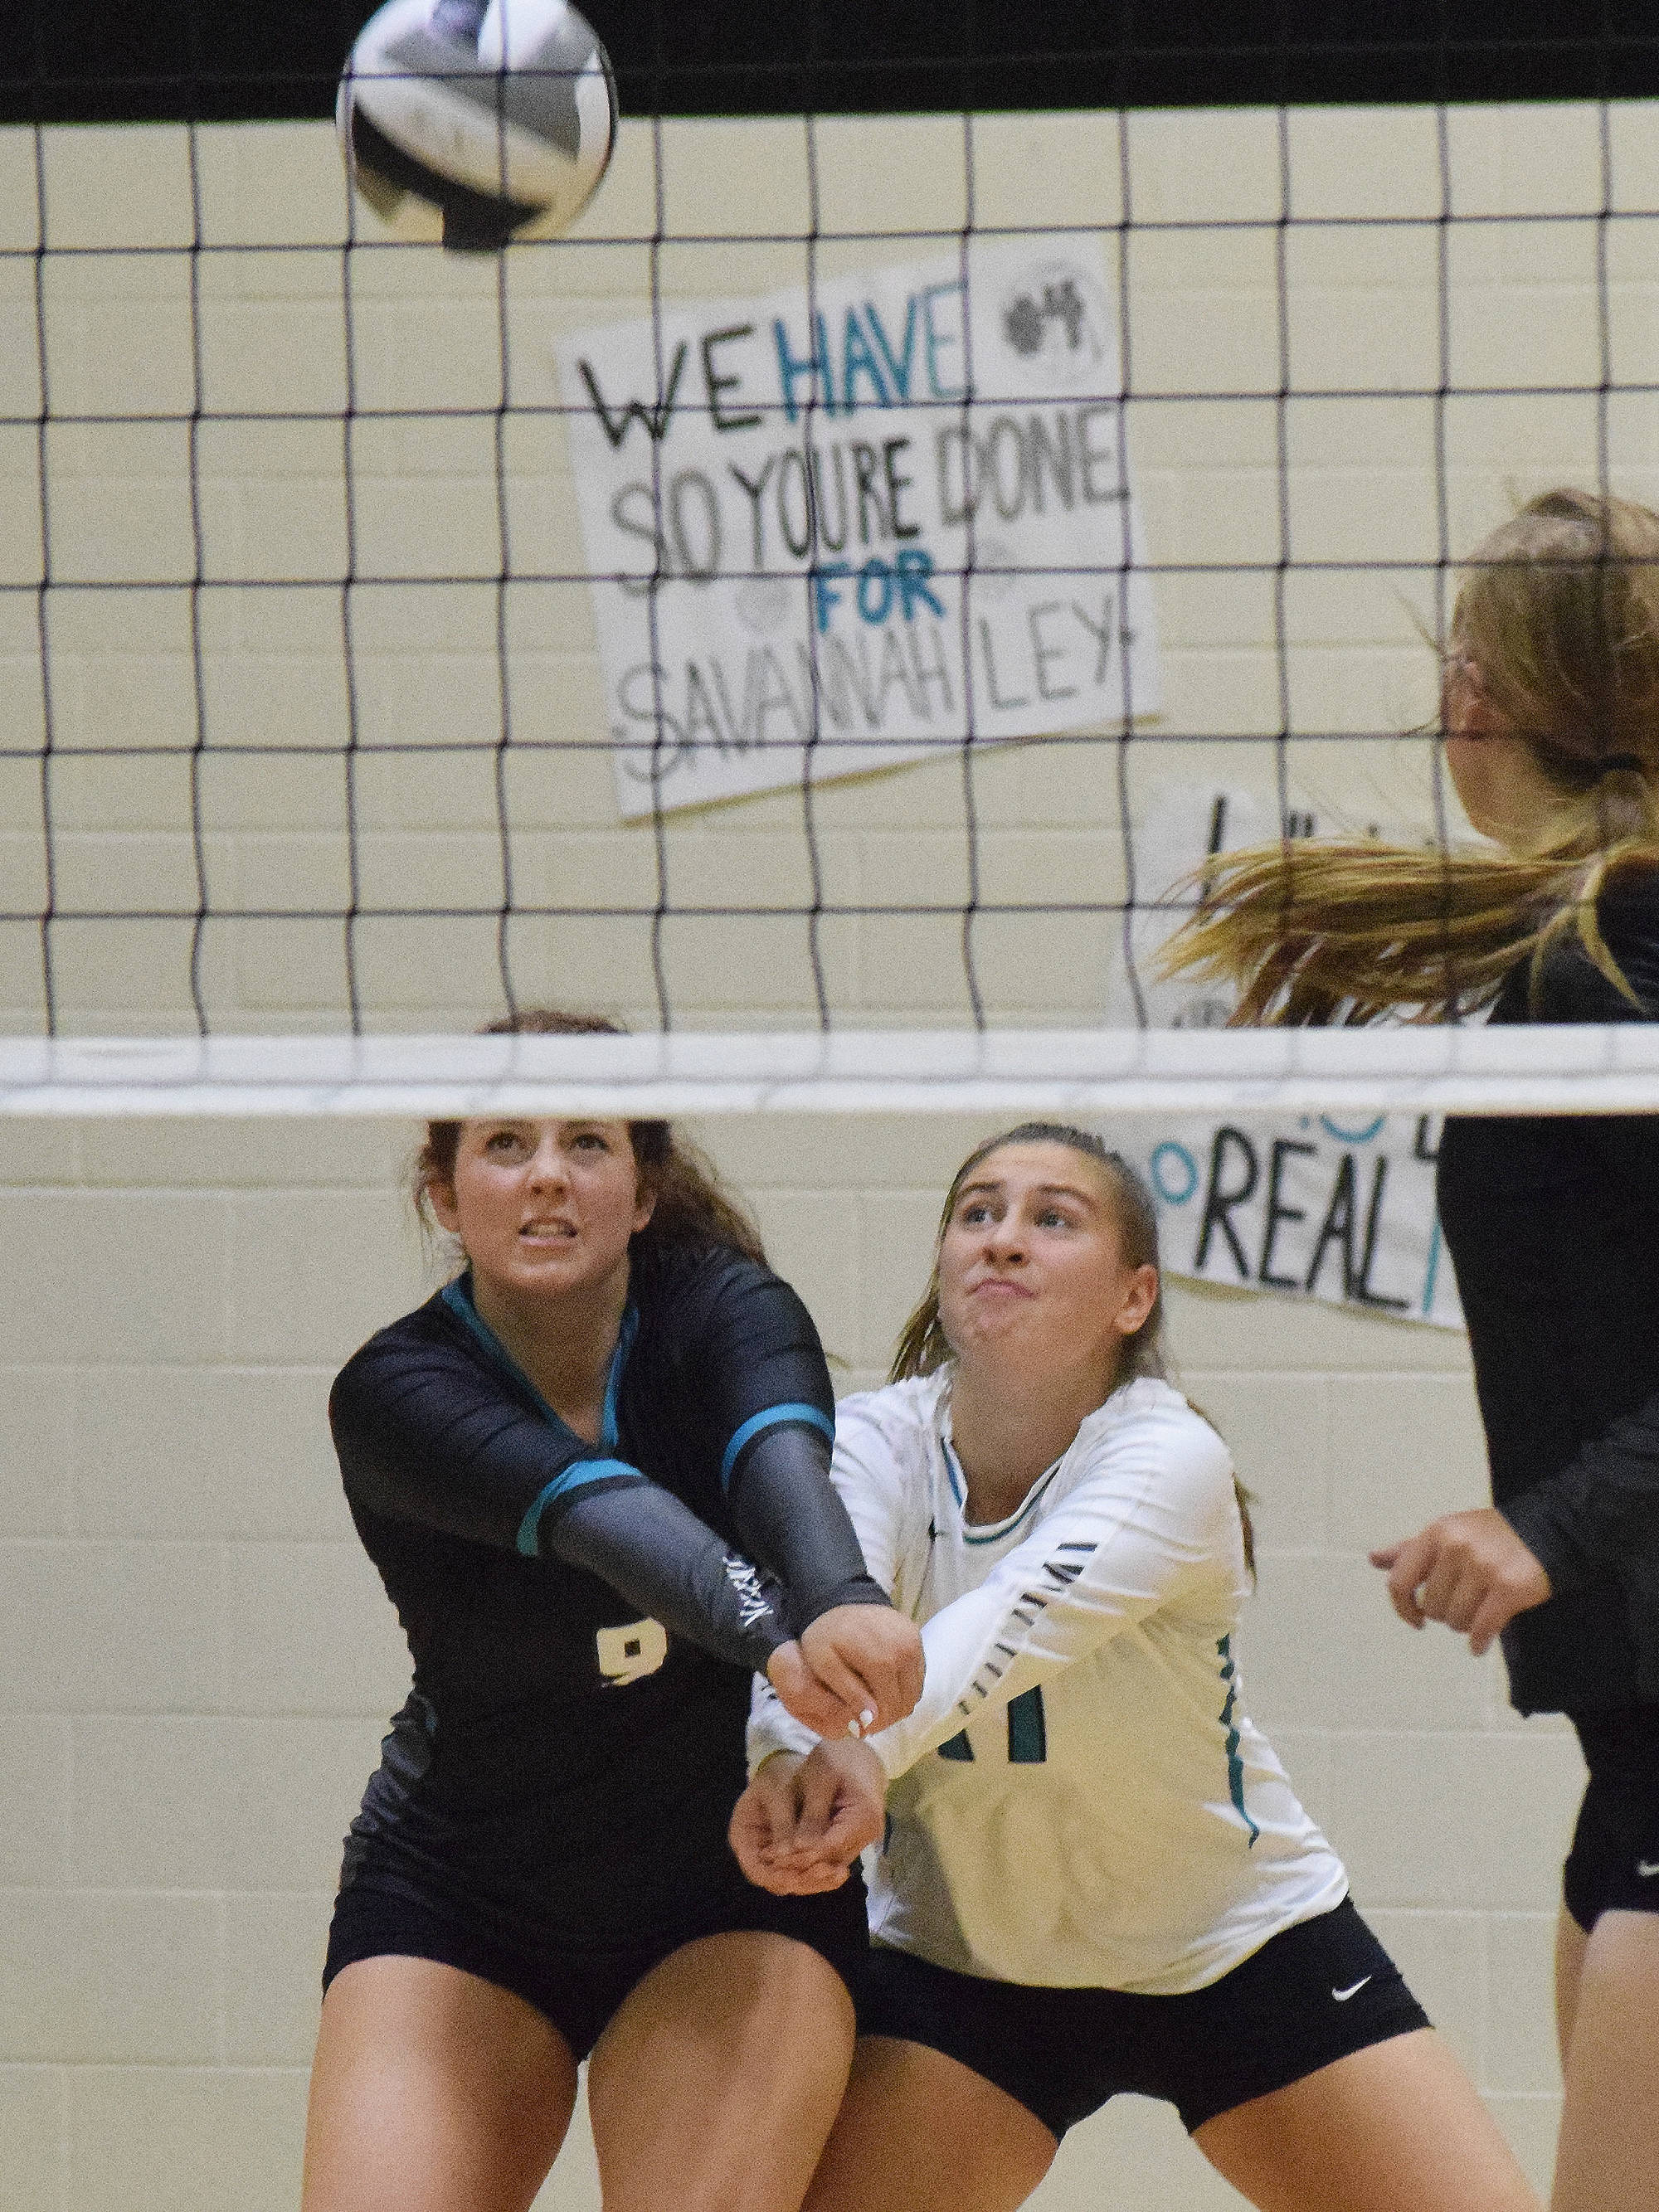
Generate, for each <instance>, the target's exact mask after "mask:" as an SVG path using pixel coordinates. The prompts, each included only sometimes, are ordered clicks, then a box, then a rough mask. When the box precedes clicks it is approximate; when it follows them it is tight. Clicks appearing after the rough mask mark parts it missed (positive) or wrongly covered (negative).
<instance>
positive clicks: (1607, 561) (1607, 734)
mask: <svg viewBox="0 0 1659 2212" xmlns="http://www.w3.org/2000/svg"><path fill="white" fill-rule="evenodd" d="M1442 712H1443V726H1444V743H1445V757H1446V763H1447V766H1448V768H1449V771H1450V774H1451V776H1452V780H1453V781H1454V783H1455V786H1456V787H1457V792H1458V795H1459V797H1460V798H1461V799H1462V802H1463V805H1464V809H1465V811H1466V812H1467V813H1468V817H1469V819H1470V821H1471V822H1472V823H1474V826H1475V828H1476V829H1480V830H1481V831H1483V832H1484V833H1485V835H1486V836H1488V837H1489V838H1491V839H1492V840H1493V841H1494V842H1495V845H1496V848H1497V849H1496V850H1494V851H1491V852H1487V853H1476V852H1462V853H1453V854H1449V855H1445V856H1437V855H1434V854H1421V853H1396V852H1390V851H1389V850H1387V849H1386V848H1376V847H1362V846H1341V845H1333V846H1309V845H1302V844H1297V845H1296V846H1286V847H1285V848H1282V849H1281V848H1273V850H1272V851H1270V852H1261V853H1256V854H1243V855H1236V856H1234V857H1233V858H1231V860H1226V861H1224V862H1222V863H1221V864H1220V865H1219V866H1218V869H1217V871H1216V872H1215V874H1214V876H1213V878H1212V881H1211V883H1210V884H1209V886H1208V887H1207V890H1206V902H1205V906H1204V908H1203V909H1202V911H1201V912H1200V915H1199V917H1198V918H1197V920H1196V921H1194V924H1192V925H1191V926H1190V927H1188V931H1187V932H1186V933H1185V935H1184V939H1177V941H1176V945H1175V947H1174V948H1173V950H1174V953H1175V957H1176V963H1177V964H1179V965H1182V966H1185V967H1195V968H1199V969H1208V970H1209V971H1210V972H1212V973H1218V974H1224V975H1231V976H1233V977H1236V978H1237V979H1238V980H1239V981H1243V983H1244V985H1245V992H1244V997H1243V1010H1242V1012H1243V1018H1246V1019H1250V1018H1255V1019H1262V1018H1266V1019H1270V1020H1272V1019H1277V1020H1281V1021H1291V1022H1296V1021H1302V1022H1308V1021H1328V1020H1333V1019H1348V1020H1352V1019H1361V1020H1363V1019H1366V1018H1374V1017H1375V1016H1376V1015H1379V1014H1382V1013H1384V1012H1388V1011H1389V1010H1391V1009H1394V1008H1397V1007H1398V1008H1407V1009H1411V1010H1413V1011H1419V1010H1425V1009H1426V1010H1427V1011H1429V1012H1440V1013H1442V1014H1443V1015H1446V1016H1451V1015H1454V1014H1455V1013H1457V1012H1464V1011H1469V1010H1473V1009H1476V1008H1480V1007H1483V1006H1489V1007H1490V1009H1491V1013H1490V1018H1491V1019H1492V1020H1493V1021H1498V1022H1519V1021H1542V1022H1586V1021H1594V1022H1625V1021H1652V1020H1656V1019H1659V515H1655V514H1653V513H1650V512H1649V510H1648V509H1647V508H1645V507H1638V506H1635V505H1633V504H1632V503H1631V502H1630V501H1625V500H1619V499H1612V498H1604V497H1598V496H1595V495H1590V494H1588V493H1583V492H1577V491H1555V492H1550V493H1547V494H1546V495H1544V496H1543V497H1541V498H1539V499H1535V500H1534V501H1531V502H1530V503H1529V504H1528V506H1527V507H1524V508H1522V511H1521V513H1520V514H1519V515H1517V516H1516V519H1515V520H1514V521H1513V522H1511V523H1509V524H1507V525H1505V526H1504V527H1503V528H1502V529H1500V530H1498V531H1496V532H1493V533H1492V536H1491V537H1489V538H1487V539H1486V541H1485V542H1484V544H1482V545H1481V546H1480V547H1479V548H1478V549H1477V550H1476V552H1475V554H1474V557H1473V560H1472V562H1470V564H1469V568H1468V574H1467V578H1466V580H1465V582H1464V584H1463V586H1462V591H1461V592H1460V593H1459V596H1458V600H1457V605H1456V609H1455V614H1454V617H1453V622H1452V632H1451V650H1450V652H1449V655H1448V658H1447V663H1446V669H1445V678H1444V684H1443V702H1442ZM1437 1179H1438V1187H1439V1201H1440V1214H1441V1220H1442V1224H1443V1228H1444V1231H1445V1237H1446V1242H1447V1246H1448V1249H1449V1250H1450V1252H1451V1255H1452V1258H1453V1260H1454V1261H1455V1266H1456V1269H1457V1280H1458V1288H1459V1291H1460V1293H1461V1295H1462V1303H1463V1309H1464V1313H1465V1316H1466V1317H1467V1320H1468V1331H1469V1348H1470V1352H1471V1353H1472V1355H1473V1358H1474V1372H1475V1382H1476V1386H1477V1389H1478V1391H1479V1394H1480V1411H1481V1416H1482V1419H1483V1421H1484V1424H1485V1427H1486V1443H1487V1450H1488V1455H1489V1459H1490V1462H1491V1468H1492V1493H1493V1498H1494V1501H1495V1503H1494V1504H1493V1505H1492V1506H1491V1507H1485V1508H1480V1509H1477V1510H1472V1511H1468V1512H1462V1513H1454V1514H1449V1515H1447V1516H1443V1518H1442V1519H1440V1520H1438V1521H1436V1522H1433V1523H1432V1524H1431V1526H1430V1527H1429V1528H1425V1529H1424V1530H1422V1531H1421V1533H1420V1534H1418V1535H1416V1536H1413V1537H1412V1538H1411V1539H1409V1541H1405V1542H1401V1543H1398V1544H1394V1545H1390V1546H1389V1547H1385V1548H1384V1549H1383V1550H1381V1551H1378V1552H1376V1553H1373V1554H1372V1558H1373V1561H1374V1563H1375V1564H1376V1565H1377V1566H1379V1567H1381V1568H1383V1569H1385V1570H1386V1571H1387V1573H1388V1577H1389V1595H1390V1597H1391V1598H1392V1600H1393V1601H1394V1605H1395V1610H1396V1611H1397V1612H1398V1613H1400V1615H1401V1618H1402V1619H1403V1620H1407V1621H1408V1622H1410V1624H1411V1625H1412V1626H1413V1627H1421V1626H1422V1625H1423V1623H1424V1622H1425V1620H1440V1621H1444V1622H1445V1623H1447V1625H1448V1626H1450V1627H1452V1628H1453V1629H1455V1630H1456V1631H1458V1632H1461V1633H1466V1634H1468V1638H1469V1641H1470V1644H1471V1647H1472V1649H1473V1650H1474V1651H1476V1652H1477V1653H1480V1652H1483V1651H1485V1650H1486V1648H1487V1647H1488V1645H1489V1644H1491V1643H1492V1639H1493V1638H1494V1637H1497V1636H1499V1635H1501V1636H1502V1638H1503V1644H1504V1657H1505V1660H1506V1661H1507V1662H1508V1666H1509V1674H1510V1695H1511V1698H1512V1699H1513V1701H1514V1703H1515V1705H1516V1707H1517V1708H1518V1710H1519V1711H1522V1712H1523V1713H1534V1712H1565V1713H1566V1714H1567V1715H1568V1716H1569V1717H1571V1720H1572V1723H1573V1725H1574V1727H1575V1728H1576V1729H1577V1734H1578V1737H1579V1741H1580V1742H1581V1744H1582V1746H1583V1752H1584V1756H1585V1760H1586V1763H1587V1765H1588V1767H1589V1784H1588V1787H1587V1789H1586V1792H1585V1796H1584V1802H1583V1809H1582V1811H1581V1814H1580V1816H1579V1820H1578V1826H1577V1832H1576V1834H1575V1836H1574V1838H1573V1844H1572V1850H1571V1856H1570V1857H1569V1858H1568V1860H1567V1864H1566V1870H1565V1882H1564V1904H1563V1909H1562V1912H1561V1917H1560V1922H1559V1932H1558V1936H1557V1943H1556V2012H1557V2026H1558V2030H1559V2040H1560V2048H1561V2062H1562V2070H1563V2074H1564V2076H1565V2089H1566V2095H1565V2105H1564V2107H1563V2113H1562V2123H1561V2133H1560V2140H1559V2148H1558V2153H1557V2162H1556V2177H1555V2192H1554V2197H1553V2208H1554V2212H1659V1116H1656V1115H1607V1116H1605V1117H1603V1116H1588V1115H1586V1116H1575V1117H1561V1118H1557V1119H1544V1118H1539V1119H1525V1120H1520V1119H1498V1118H1494V1117H1474V1116H1469V1117H1458V1118H1455V1119H1453V1120H1450V1121H1448V1122H1447V1124H1446V1127H1445V1132H1444V1134H1443V1138H1442V1140H1441V1147H1440V1158H1439V1165H1438V1176H1437Z"/></svg>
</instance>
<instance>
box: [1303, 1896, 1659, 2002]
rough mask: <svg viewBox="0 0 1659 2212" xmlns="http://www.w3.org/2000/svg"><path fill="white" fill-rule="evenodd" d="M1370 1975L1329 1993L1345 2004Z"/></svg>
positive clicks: (1357, 1993) (1355, 1994) (1356, 1994)
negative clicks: (1347, 1987) (1349, 1986)
mask: <svg viewBox="0 0 1659 2212" xmlns="http://www.w3.org/2000/svg"><path fill="white" fill-rule="evenodd" d="M1654 1872H1655V1873H1656V1874H1659V1867H1656V1868H1655V1869H1654ZM1368 1981H1370V1975H1369V1974H1362V1975H1361V1976H1360V1977H1359V1979H1358V1981H1357V1982H1356V1983H1355V1984H1353V1986H1352V1989H1346V1990H1332V1991H1331V1995H1332V1996H1334V1998H1335V1999H1336V2001H1337V2002H1338V2004H1346V2002H1348V1999H1349V1998H1350V1997H1357V1996H1358V1995H1359V1992H1360V1991H1361V1990H1363V1989H1364V1986H1365V1984H1366V1983H1367V1982H1368Z"/></svg>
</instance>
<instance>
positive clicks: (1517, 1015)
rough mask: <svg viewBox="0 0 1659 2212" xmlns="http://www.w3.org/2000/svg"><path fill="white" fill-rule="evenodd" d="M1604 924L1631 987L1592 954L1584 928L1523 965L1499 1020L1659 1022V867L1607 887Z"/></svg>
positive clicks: (1503, 996)
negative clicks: (1623, 985)
mask: <svg viewBox="0 0 1659 2212" xmlns="http://www.w3.org/2000/svg"><path fill="white" fill-rule="evenodd" d="M1595 920H1596V926H1597V928H1598V929H1599V931H1600V933H1601V942H1602V944H1603V945H1605V946H1606V948H1607V953H1608V956H1609V957H1610V958H1611V959H1612V961H1613V964H1614V966H1615V967H1616V968H1617V969H1619V972H1620V975H1622V976H1623V978H1624V980H1625V981H1626V983H1627V984H1628V985H1629V987H1630V993H1631V994H1634V995H1633V998H1632V996H1631V995H1627V994H1626V992H1624V991H1621V990H1620V988H1619V986H1618V985H1617V984H1616V983H1615V982H1614V981H1613V979H1612V977H1611V976H1609V975H1606V974H1605V973H1604V972H1603V971H1602V969H1601V968H1600V967H1599V966H1598V965H1597V964H1596V963H1595V961H1594V960H1593V959H1592V958H1591V957H1590V954H1589V948H1588V947H1587V946H1586V945H1585V943H1584V941H1583V938H1582V937H1581V936H1580V934H1579V933H1578V932H1577V929H1573V930H1571V931H1570V932H1568V933H1567V934H1566V935H1565V936H1564V937H1562V938H1561V939H1559V940H1558V941H1557V942H1556V943H1555V944H1554V945H1552V946H1551V948H1550V950H1549V951H1548V952H1547V954H1546V955H1545V957H1544V958H1543V960H1542V962H1541V963H1539V970H1538V973H1537V975H1536V976H1534V973H1533V963H1532V962H1531V961H1530V960H1523V961H1521V962H1519V963H1517V964H1516V968H1515V969H1514V970H1513V971H1512V972H1511V973H1510V976H1509V977H1508V979H1507V981H1505V983H1504V987H1503V990H1502V992H1501V993H1500V994H1499V995H1498V1003H1497V1005H1496V1006H1494V1007H1493V1009H1492V1019H1493V1020H1494V1021H1495V1022H1525V1021H1537V1022H1640V1021H1659V868H1644V869H1636V868H1632V869H1629V870H1626V872H1624V873H1623V874H1622V875H1620V876H1619V877H1617V878H1615V879H1614V880H1613V882H1612V883H1610V884H1606V885H1605V886H1604V887H1603V889H1602V890H1601V896H1600V897H1599V898H1598V899H1597V900H1596V902H1595Z"/></svg>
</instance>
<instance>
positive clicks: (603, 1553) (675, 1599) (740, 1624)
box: [542, 1475, 790, 1674]
mask: <svg viewBox="0 0 1659 2212" xmlns="http://www.w3.org/2000/svg"><path fill="white" fill-rule="evenodd" d="M548 1520H550V1521H551V1522H552V1524H553V1525H552V1527H551V1528H547V1529H546V1530H545V1533H544V1538H543V1542H542V1553H543V1555H544V1557H550V1558H553V1559H562V1560H564V1561H565V1562H566V1563H567V1564H568V1565H570V1566H573V1567H585V1568H586V1570H587V1571H588V1573H589V1574H591V1575H597V1576H598V1577H599V1579H600V1581H601V1582H606V1583H610V1585H611V1589H614V1590H617V1591H620V1593H621V1594H622V1595H623V1597H625V1598H626V1599H627V1600H628V1601H629V1604H630V1605H637V1606H638V1607H639V1608H640V1611H641V1613H642V1614H647V1615H648V1616H649V1617H650V1618H651V1619H652V1620H659V1621H660V1622H661V1623H662V1625H663V1626H664V1627H665V1629H667V1630H668V1631H669V1632H670V1633H671V1634H672V1635H676V1636H684V1637H686V1638H689V1639H690V1642H692V1643H693V1644H701V1645H702V1649H703V1650H705V1651H712V1652H713V1653H714V1656H715V1657H716V1658H717V1659H726V1660H729V1661H730V1662H732V1665H733V1666H734V1667H743V1668H747V1670H748V1671H749V1672H750V1674H764V1673H765V1672H766V1662H767V1661H768V1660H769V1658H770V1657H771V1656H772V1654H773V1653H774V1652H775V1650H777V1648H778V1646H779V1644H786V1643H787V1642H788V1640H789V1636H790V1631H789V1629H788V1628H787V1626H786V1625H785V1623H784V1621H783V1620H782V1618H781V1615H780V1613H779V1611H778V1600H779V1598H780V1596H781V1592H780V1591H779V1590H778V1589H776V1587H775V1585H770V1584H768V1583H766V1582H765V1581H764V1580H763V1577H762V1576H761V1575H760V1574H759V1573H758V1571H757V1570H756V1569H755V1568H754V1567H752V1566H751V1565H750V1563H749V1561H748V1560H747V1559H744V1558H742V1557H741V1556H740V1555H739V1554H738V1553H736V1552H728V1551H727V1550H726V1547H725V1545H724V1544H722V1543H721V1541H720V1538H719V1537H718V1536H717V1535H715V1534H714V1530H713V1529H712V1528H704V1526H703V1524H702V1522H701V1521H699V1520H698V1518H697V1516H696V1514H695V1513H693V1512H692V1510H691V1509H690V1506H688V1505H682V1504H681V1503H680V1501H679V1499H678V1498H675V1497H672V1496H671V1494H670V1493H669V1492H667V1491H665V1490H661V1489H659V1488H658V1486H657V1485H656V1484H655V1483H654V1482H647V1480H646V1479H645V1477H644V1476H643V1475H641V1476H640V1477H639V1479H638V1480H637V1481H635V1483H633V1484H631V1485H629V1486H627V1487H626V1488H623V1487H621V1486H611V1485H609V1484H605V1485H601V1486H596V1487H595V1488H593V1489H592V1490H587V1491H581V1492H578V1493H577V1494H576V1496H575V1497H574V1498H573V1499H572V1500H571V1502H570V1504H568V1506H566V1508H565V1509H564V1510H563V1511H562V1512H555V1513H552V1514H550V1515H547V1516H544V1521H548Z"/></svg>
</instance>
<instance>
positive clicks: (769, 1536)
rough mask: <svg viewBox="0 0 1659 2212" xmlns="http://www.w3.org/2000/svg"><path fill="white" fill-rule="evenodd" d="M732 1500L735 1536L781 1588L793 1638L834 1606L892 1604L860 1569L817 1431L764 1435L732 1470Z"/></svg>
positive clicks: (786, 1427)
mask: <svg viewBox="0 0 1659 2212" xmlns="http://www.w3.org/2000/svg"><path fill="white" fill-rule="evenodd" d="M730 1494H731V1500H732V1520H733V1522H735V1523H736V1524H737V1529H738V1534H739V1535H740V1536H741V1537H742V1539H743V1541H744V1543H745V1544H746V1545H747V1546H748V1547H749V1548H750V1551H751V1552H752V1553H754V1554H755V1557H756V1558H757V1559H762V1560H764V1562H765V1563H766V1565H768V1566H769V1567H770V1568H771V1570H772V1571H773V1573H774V1574H775V1575H776V1576H777V1577H778V1578H779V1580H780V1581H781V1582H782V1583H783V1584H784V1585H785V1588H786V1589H787V1602H788V1617H789V1626H790V1629H791V1631H792V1632H793V1634H795V1635H797V1636H799V1634H800V1632H801V1631H802V1629H804V1628H805V1627H807V1626H809V1625H810V1624H811V1622H812V1621H815V1620H817V1617H818V1615H819V1614H820V1613H828V1612H829V1608H830V1607H832V1606H836V1605H887V1604H890V1602H891V1601H890V1599H889V1597H888V1595H887V1593H886V1591H885V1590H884V1589H882V1587H881V1585H880V1583H878V1582H875V1581H874V1580H872V1577H871V1576H870V1574H869V1572H868V1571H867V1570H866V1566H865V1564H864V1553H863V1552H862V1551H861V1550H860V1548H859V1540H858V1537H857V1535H856V1534H855V1533H854V1528H853V1523H852V1519H851V1517H850V1516H849V1515H848V1510H847V1508H846V1507H845V1506H844V1505H843V1504H842V1502H841V1499H840V1498H838V1497H837V1496H836V1491H835V1486H834V1485H833V1484H832V1483H831V1482H830V1480H829V1438H828V1437H825V1436H823V1434H822V1433H821V1432H820V1431H818V1430H817V1429H816V1428H815V1427H809V1426H808V1425H805V1423H804V1422H803V1423H802V1424H800V1425H795V1424H793V1423H787V1424H786V1423H784V1422H775V1423H773V1424H772V1425H770V1426H769V1427H767V1428H764V1429H763V1430H762V1431H760V1432H759V1433H758V1435H757V1436H756V1437H755V1438H754V1440H753V1441H752V1443H750V1444H749V1445H748V1447H747V1448H746V1449H745V1450H744V1453H743V1455H742V1456H741V1458H740V1459H739V1461H738V1464H737V1466H736V1467H735V1468H734V1469H733V1471H732V1480H731V1492H730Z"/></svg>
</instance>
